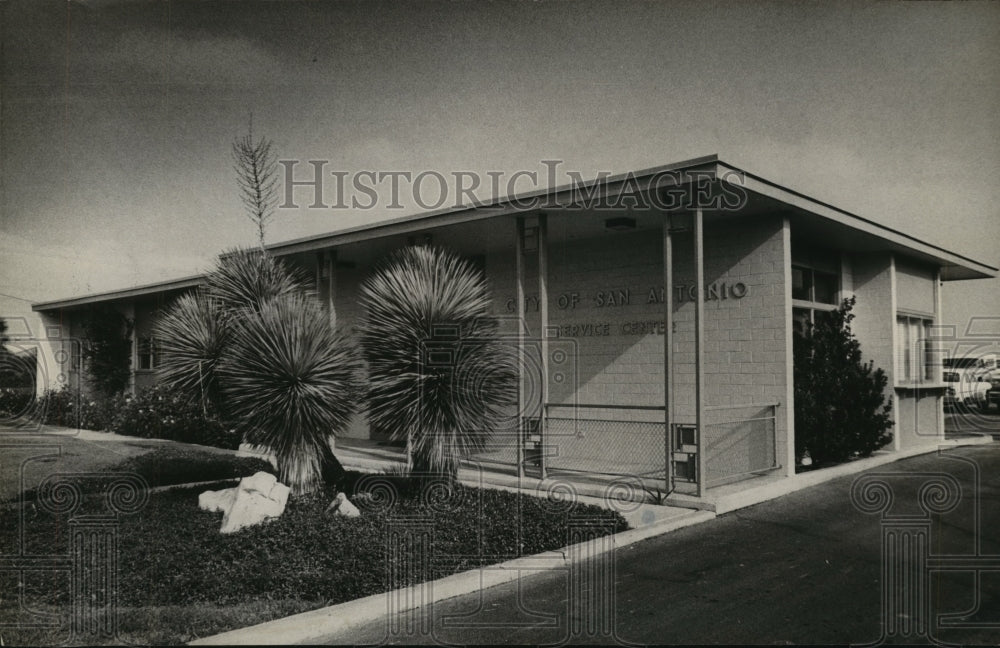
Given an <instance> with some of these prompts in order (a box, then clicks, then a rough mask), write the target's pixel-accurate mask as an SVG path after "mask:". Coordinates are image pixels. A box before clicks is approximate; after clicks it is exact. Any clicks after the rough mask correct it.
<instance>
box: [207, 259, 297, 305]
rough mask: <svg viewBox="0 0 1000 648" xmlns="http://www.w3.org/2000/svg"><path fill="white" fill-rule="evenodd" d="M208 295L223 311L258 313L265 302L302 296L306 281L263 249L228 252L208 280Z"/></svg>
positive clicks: (208, 276) (209, 274)
mask: <svg viewBox="0 0 1000 648" xmlns="http://www.w3.org/2000/svg"><path fill="white" fill-rule="evenodd" d="M205 286H206V289H207V291H208V294H209V295H210V296H211V297H212V299H214V300H215V301H217V302H218V303H219V305H220V306H221V307H222V309H223V310H231V309H234V308H250V309H252V310H258V309H259V308H260V307H261V306H262V305H263V304H264V302H266V301H268V300H270V299H273V298H275V297H280V296H282V295H291V294H294V293H297V292H301V291H302V290H303V289H304V286H305V280H304V277H302V276H301V275H299V273H297V272H296V271H294V270H293V269H292V268H289V267H288V266H287V265H285V264H283V263H281V262H280V261H278V260H276V259H275V258H274V257H272V256H271V255H270V254H268V253H267V252H265V251H263V250H260V249H232V250H226V251H225V252H223V253H222V255H221V256H220V257H219V262H218V264H217V265H216V267H215V269H214V270H213V271H212V272H210V273H208V275H207V276H206V277H205Z"/></svg>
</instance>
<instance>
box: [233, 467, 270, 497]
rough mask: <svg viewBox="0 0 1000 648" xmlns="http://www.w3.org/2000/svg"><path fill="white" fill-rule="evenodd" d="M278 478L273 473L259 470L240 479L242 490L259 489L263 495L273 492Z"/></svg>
mask: <svg viewBox="0 0 1000 648" xmlns="http://www.w3.org/2000/svg"><path fill="white" fill-rule="evenodd" d="M277 481H278V478H277V477H275V476H274V475H272V474H271V473H266V472H263V471H261V472H257V473H254V474H253V475H251V476H250V477H244V478H243V479H241V480H240V490H248V491H257V492H258V493H261V494H263V495H267V494H268V493H270V492H271V489H272V488H273V487H274V485H275V483H277Z"/></svg>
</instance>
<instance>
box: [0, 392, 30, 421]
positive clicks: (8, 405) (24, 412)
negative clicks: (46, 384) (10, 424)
mask: <svg viewBox="0 0 1000 648" xmlns="http://www.w3.org/2000/svg"><path fill="white" fill-rule="evenodd" d="M34 400H35V394H34V393H33V392H32V391H27V390H24V389H18V388H14V387H3V388H0V420H2V419H8V420H9V419H17V418H20V417H23V416H30V414H31V412H32V411H33V405H34Z"/></svg>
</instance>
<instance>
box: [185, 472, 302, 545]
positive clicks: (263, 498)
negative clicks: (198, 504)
mask: <svg viewBox="0 0 1000 648" xmlns="http://www.w3.org/2000/svg"><path fill="white" fill-rule="evenodd" d="M235 491H236V492H235V494H234V495H233V500H232V505H231V506H230V507H229V508H228V509H226V510H225V515H224V516H223V518H222V527H221V528H220V529H219V531H221V532H222V533H233V532H236V531H239V530H240V529H245V528H247V527H251V526H254V525H257V524H260V523H261V522H263V521H264V520H267V519H270V518H276V517H278V516H280V515H281V514H282V513H283V512H284V511H285V504H286V503H287V502H288V492H289V488H288V486H285V485H284V484H282V483H280V482H278V480H277V478H276V477H275V476H274V475H272V474H270V473H266V472H259V473H256V474H254V475H252V476H250V477H244V478H243V479H242V480H240V485H239V486H238V487H237V488H236V489H235ZM199 500H200V498H199Z"/></svg>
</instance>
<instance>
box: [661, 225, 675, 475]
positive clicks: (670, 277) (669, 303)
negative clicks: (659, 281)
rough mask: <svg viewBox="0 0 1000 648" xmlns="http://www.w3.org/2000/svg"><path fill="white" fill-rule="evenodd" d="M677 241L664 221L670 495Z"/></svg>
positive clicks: (665, 388) (666, 442) (665, 395)
mask: <svg viewBox="0 0 1000 648" xmlns="http://www.w3.org/2000/svg"><path fill="white" fill-rule="evenodd" d="M673 294H674V242H673V238H672V234H671V232H670V215H669V214H667V215H666V217H665V218H664V219H663V424H664V434H663V442H664V460H665V461H666V466H665V470H664V479H665V480H666V486H665V489H666V491H667V492H668V493H669V492H670V491H672V490H673V487H674V449H673V429H674V419H673V416H674V412H673V409H672V408H671V402H672V401H673V396H674V372H673V365H672V364H671V358H672V357H673V352H674V303H673V302H674V300H673V297H672V295H673Z"/></svg>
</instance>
